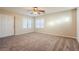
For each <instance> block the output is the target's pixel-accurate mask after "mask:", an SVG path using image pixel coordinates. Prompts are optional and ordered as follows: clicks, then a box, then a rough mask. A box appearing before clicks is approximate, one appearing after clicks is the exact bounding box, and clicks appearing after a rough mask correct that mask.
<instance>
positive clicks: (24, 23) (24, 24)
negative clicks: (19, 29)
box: [23, 18, 27, 28]
mask: <svg viewBox="0 0 79 59" xmlns="http://www.w3.org/2000/svg"><path fill="white" fill-rule="evenodd" d="M23 28H27V19H25V18H24V19H23Z"/></svg>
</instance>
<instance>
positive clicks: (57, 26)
mask: <svg viewBox="0 0 79 59" xmlns="http://www.w3.org/2000/svg"><path fill="white" fill-rule="evenodd" d="M75 12H76V11H75V10H71V11H63V12H58V13H54V14H48V15H44V16H39V17H36V20H37V18H43V19H44V20H45V24H44V26H45V27H44V28H40V29H39V28H37V29H36V30H35V31H36V32H39V33H45V34H51V35H56V36H64V37H72V38H75V37H76V17H75Z"/></svg>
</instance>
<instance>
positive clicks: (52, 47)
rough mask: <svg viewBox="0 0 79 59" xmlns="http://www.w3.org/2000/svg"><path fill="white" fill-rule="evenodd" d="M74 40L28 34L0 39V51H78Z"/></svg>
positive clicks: (78, 48)
mask: <svg viewBox="0 0 79 59" xmlns="http://www.w3.org/2000/svg"><path fill="white" fill-rule="evenodd" d="M78 50H79V44H78V42H77V40H76V39H72V38H65V37H57V36H52V35H47V34H41V33H28V34H23V35H18V36H11V37H6V38H1V39H0V51H78Z"/></svg>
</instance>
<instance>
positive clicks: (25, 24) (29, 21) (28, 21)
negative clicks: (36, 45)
mask: <svg viewBox="0 0 79 59" xmlns="http://www.w3.org/2000/svg"><path fill="white" fill-rule="evenodd" d="M31 27H32V18H30V17H24V18H23V28H31Z"/></svg>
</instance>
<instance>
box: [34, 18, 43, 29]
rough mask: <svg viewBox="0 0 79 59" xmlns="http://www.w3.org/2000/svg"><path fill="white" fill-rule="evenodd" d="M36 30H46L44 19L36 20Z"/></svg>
mask: <svg viewBox="0 0 79 59" xmlns="http://www.w3.org/2000/svg"><path fill="white" fill-rule="evenodd" d="M35 25H36V28H44V19H36V24H35Z"/></svg>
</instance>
